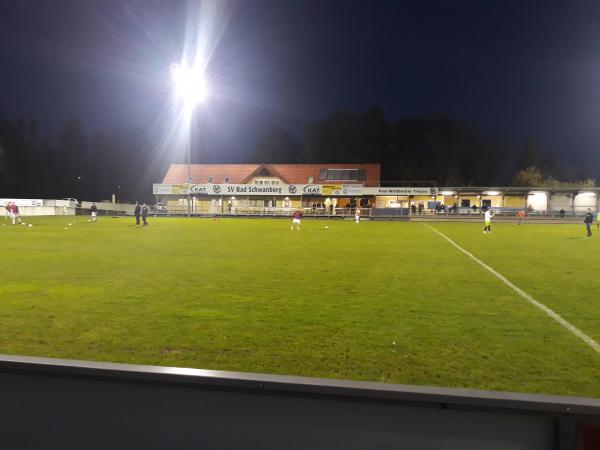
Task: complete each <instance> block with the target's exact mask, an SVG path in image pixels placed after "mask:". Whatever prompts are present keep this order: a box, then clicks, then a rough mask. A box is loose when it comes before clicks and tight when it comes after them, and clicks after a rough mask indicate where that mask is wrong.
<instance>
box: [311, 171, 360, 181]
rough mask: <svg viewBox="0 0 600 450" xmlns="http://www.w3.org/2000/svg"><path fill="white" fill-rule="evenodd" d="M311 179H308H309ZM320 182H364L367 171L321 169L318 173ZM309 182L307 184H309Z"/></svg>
mask: <svg viewBox="0 0 600 450" xmlns="http://www.w3.org/2000/svg"><path fill="white" fill-rule="evenodd" d="M311 178H312V177H309V179H311ZM319 179H320V180H332V181H333V180H335V181H365V180H366V179H367V171H366V170H365V169H321V171H320V172H319ZM311 182H312V180H311V181H309V183H311Z"/></svg>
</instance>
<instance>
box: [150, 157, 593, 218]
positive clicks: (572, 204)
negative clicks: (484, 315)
mask: <svg viewBox="0 0 600 450" xmlns="http://www.w3.org/2000/svg"><path fill="white" fill-rule="evenodd" d="M384 184H385V185H384ZM390 184H391V185H390ZM153 193H154V195H155V197H156V202H157V204H158V205H161V208H162V209H163V210H164V211H166V212H168V213H173V214H178V213H185V212H187V211H188V200H189V203H190V206H189V211H190V212H191V213H192V214H268V215H277V214H282V215H288V214H290V212H291V211H292V210H294V209H296V208H302V209H303V210H304V211H305V212H306V213H311V212H312V213H315V214H341V215H345V214H350V213H351V212H352V211H354V210H355V209H356V208H362V209H365V210H368V213H369V214H370V215H389V216H396V215H399V216H401V215H412V214H427V213H432V212H438V213H439V212H444V213H456V214H472V213H478V212H479V211H481V209H482V208H493V209H495V210H496V211H498V212H506V213H514V212H516V211H517V210H528V211H529V213H533V214H541V215H542V214H543V215H546V214H559V213H561V214H565V215H577V214H582V213H583V212H584V211H586V210H587V208H591V209H592V210H594V211H596V210H598V198H599V195H600V189H598V188H528V187H523V188H521V187H472V186H466V187H465V186H463V187H437V186H435V185H433V184H432V183H430V184H423V183H416V182H415V183H396V184H395V185H394V183H382V182H381V165H380V164H192V165H191V166H190V179H189V180H188V166H187V165H186V164H172V165H171V166H170V167H169V169H168V170H167V173H166V174H165V176H164V178H163V180H162V183H160V184H154V186H153Z"/></svg>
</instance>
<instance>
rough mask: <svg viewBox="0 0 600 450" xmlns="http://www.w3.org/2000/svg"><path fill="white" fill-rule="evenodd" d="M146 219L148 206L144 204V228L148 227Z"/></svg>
mask: <svg viewBox="0 0 600 450" xmlns="http://www.w3.org/2000/svg"><path fill="white" fill-rule="evenodd" d="M147 217H148V206H146V204H145V203H144V204H143V205H142V221H143V222H144V226H145V227H147V226H148V221H147V220H146V218H147Z"/></svg>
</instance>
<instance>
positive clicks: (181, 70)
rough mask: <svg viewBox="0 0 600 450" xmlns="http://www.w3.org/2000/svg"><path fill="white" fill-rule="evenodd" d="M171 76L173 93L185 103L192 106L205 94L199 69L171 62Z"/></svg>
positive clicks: (202, 98) (203, 97) (205, 90)
mask: <svg viewBox="0 0 600 450" xmlns="http://www.w3.org/2000/svg"><path fill="white" fill-rule="evenodd" d="M171 76H172V77H173V84H174V87H175V95H176V96H177V97H178V98H180V99H182V100H183V101H184V102H185V103H186V104H189V105H191V106H194V105H196V104H198V103H201V102H202V101H203V100H204V99H205V98H206V96H207V93H208V92H207V89H206V83H205V80H204V77H203V74H202V72H201V71H200V70H198V69H195V68H193V67H187V66H186V65H185V64H173V65H172V66H171Z"/></svg>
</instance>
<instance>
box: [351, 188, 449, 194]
mask: <svg viewBox="0 0 600 450" xmlns="http://www.w3.org/2000/svg"><path fill="white" fill-rule="evenodd" d="M437 193H438V189H437V188H436V187H366V188H363V194H364V195H437Z"/></svg>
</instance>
